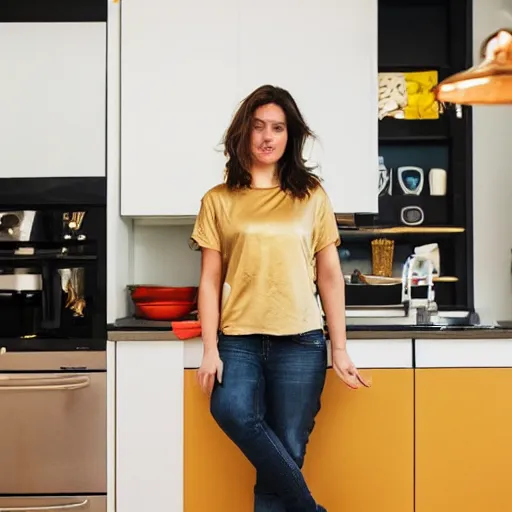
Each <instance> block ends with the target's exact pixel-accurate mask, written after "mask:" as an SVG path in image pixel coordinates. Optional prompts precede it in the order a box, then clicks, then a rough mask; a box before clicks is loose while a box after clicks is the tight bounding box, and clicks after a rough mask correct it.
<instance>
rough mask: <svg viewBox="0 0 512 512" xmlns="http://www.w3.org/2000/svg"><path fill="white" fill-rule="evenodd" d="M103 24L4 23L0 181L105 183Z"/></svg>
mask: <svg viewBox="0 0 512 512" xmlns="http://www.w3.org/2000/svg"><path fill="white" fill-rule="evenodd" d="M106 30H107V28H106V23H104V22H87V23H3V24H2V27H1V29H0V62H1V74H2V79H1V80H0V97H1V98H2V101H1V102H0V139H1V140H2V151H0V178H32V177H38V178H40V177H69V176H104V175H105V123H106V113H105V112H106V105H105V98H106Z"/></svg>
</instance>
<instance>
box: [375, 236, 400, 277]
mask: <svg viewBox="0 0 512 512" xmlns="http://www.w3.org/2000/svg"><path fill="white" fill-rule="evenodd" d="M394 250H395V242H394V241H393V240H388V239H386V238H378V239H376V240H372V274H373V275H374V276H381V277H391V276H392V274H393V255H394Z"/></svg>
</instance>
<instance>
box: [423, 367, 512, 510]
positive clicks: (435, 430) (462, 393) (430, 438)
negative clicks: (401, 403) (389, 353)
mask: <svg viewBox="0 0 512 512" xmlns="http://www.w3.org/2000/svg"><path fill="white" fill-rule="evenodd" d="M510 389H512V368H507V369H498V368H481V369H480V368H479V369H477V368H474V369H473V368H459V369H424V370H416V512H432V511H433V510H435V511H436V512H452V511H456V510H464V511H465V512H482V511H483V510H485V511H486V512H501V511H503V510H509V509H510V507H511V503H512V488H511V487H510V461H511V460H512V437H511V436H510V432H511V431H512V401H511V400H510Z"/></svg>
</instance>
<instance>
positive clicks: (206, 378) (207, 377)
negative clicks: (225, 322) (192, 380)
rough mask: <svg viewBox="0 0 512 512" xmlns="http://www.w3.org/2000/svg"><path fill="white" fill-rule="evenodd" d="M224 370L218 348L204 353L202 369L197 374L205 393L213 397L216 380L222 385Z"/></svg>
mask: <svg viewBox="0 0 512 512" xmlns="http://www.w3.org/2000/svg"><path fill="white" fill-rule="evenodd" d="M223 369H224V364H223V363H222V360H221V358H220V355H219V350H218V349H217V347H215V348H214V349H206V350H205V351H204V352H203V360H202V362H201V367H200V368H199V370H198V372H197V381H198V382H199V386H200V387H201V390H202V391H203V393H205V394H206V395H208V396H211V394H212V391H213V386H214V384H215V378H217V380H218V381H219V384H220V383H222V372H223Z"/></svg>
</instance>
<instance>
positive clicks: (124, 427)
mask: <svg viewBox="0 0 512 512" xmlns="http://www.w3.org/2000/svg"><path fill="white" fill-rule="evenodd" d="M109 352H110V353H111V354H110V358H109V361H115V383H112V382H110V381H109V392H110V394H111V395H112V394H114V395H115V418H112V419H111V421H110V424H111V425H112V426H113V427H114V428H115V474H114V475H113V474H112V473H110V478H115V493H116V496H115V503H116V510H117V511H118V512H139V511H141V510H144V511H146V510H147V511H150V510H155V511H156V510H169V511H173V512H174V511H176V512H178V511H180V510H183V420H182V415H183V412H182V411H183V343H181V342H173V341H133V342H132V341H127V342H118V343H116V344H115V351H114V354H112V348H111V346H110V343H109ZM108 371H110V369H109V370H108ZM110 403H112V398H111V401H110ZM110 489H112V486H109V490H110ZM109 512H114V511H109Z"/></svg>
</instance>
